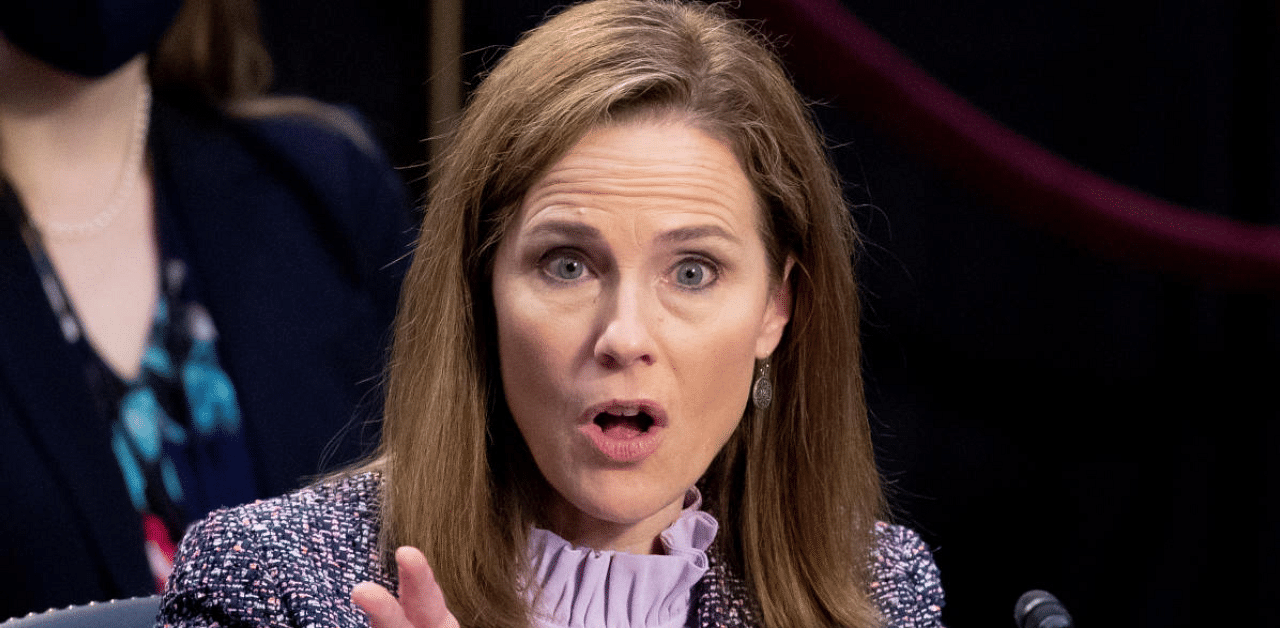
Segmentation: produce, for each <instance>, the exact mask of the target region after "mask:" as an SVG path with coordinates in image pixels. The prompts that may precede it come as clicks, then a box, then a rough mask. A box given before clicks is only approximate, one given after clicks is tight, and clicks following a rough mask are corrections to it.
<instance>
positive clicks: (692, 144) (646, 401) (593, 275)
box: [493, 120, 789, 553]
mask: <svg viewBox="0 0 1280 628" xmlns="http://www.w3.org/2000/svg"><path fill="white" fill-rule="evenodd" d="M759 211H760V210H759V209H758V203H757V200H756V197H755V194H754V192H753V190H752V188H751V184H750V183H749V182H748V180H747V178H746V176H745V175H744V174H743V172H742V168H741V167H740V166H739V164H738V161H737V159H736V158H735V156H734V155H733V153H732V152H731V151H730V150H729V148H728V147H727V146H726V145H724V144H723V143H721V142H719V141H717V140H715V139H713V138H712V137H711V136H709V135H707V134H705V133H703V132H702V131H700V130H698V129H696V128H694V127H693V126H690V125H689V124H688V123H686V122H683V121H678V120H665V121H662V120H647V121H635V122H628V123H618V124H612V125H608V126H604V127H600V128H597V129H595V130H593V131H591V132H589V133H587V134H586V135H585V136H583V138H582V139H581V140H579V141H578V143H577V144H575V145H574V146H573V148H571V149H570V150H569V152H568V153H566V154H565V155H564V157H563V158H561V159H560V160H559V161H558V162H556V163H555V164H553V165H552V166H551V168H550V170H549V171H548V172H547V173H546V174H545V175H544V176H543V177H542V178H541V179H539V180H538V181H537V182H536V183H535V184H534V185H533V187H532V188H530V190H529V191H528V193H527V195H526V196H525V198H524V201H523V203H522V205H521V207H520V209H519V213H518V215H517V216H516V219H515V221H514V223H513V224H512V226H511V229H510V231H509V232H508V233H507V235H506V236H505V237H504V239H503V241H502V242H501V244H500V245H499V247H498V251H497V255H496V259H495V264H494V271H493V296H494V305H495V308H496V311H497V321H498V350H499V356H500V361H501V366H502V379H503V387H504V391H505V394H506V400H507V404H508V406H509V407H510V409H511V413H512V415H513V416H514V418H515V421H516V424H517V425H518V426H519V429H520V432H521V434H522V435H523V436H524V439H525V442H526V443H527V444H528V446H529V450H530V451H531V452H532V454H533V458H534V460H535V461H536V462H537V465H538V468H539V469H540V470H541V471H542V474H543V475H544V476H545V477H546V479H547V481H548V482H549V483H550V484H551V486H552V487H553V488H554V489H555V490H556V492H557V494H558V498H559V500H558V501H557V503H555V504H552V506H551V508H550V509H549V512H550V515H549V519H550V520H549V521H544V522H541V523H542V525H545V526H547V527H549V528H550V529H551V530H553V531H555V532H557V533H559V534H560V535H561V536H563V537H565V538H566V539H568V540H570V541H572V542H574V543H576V544H578V545H585V546H589V547H594V548H596V549H617V550H623V551H630V552H634V553H647V552H649V551H651V550H652V549H653V546H654V541H655V538H656V537H657V535H658V534H660V533H661V532H662V530H664V529H665V528H666V527H667V526H668V525H670V524H671V523H672V522H673V521H674V520H675V519H676V517H677V516H678V515H679V511H680V509H681V507H682V502H683V498H684V495H685V492H686V491H687V490H688V489H689V488H690V487H691V486H693V484H694V482H695V481H697V479H698V478H699V477H701V475H702V474H703V473H704V472H705V471H706V469H707V467H708V466H709V465H710V463H711V460H712V458H714V457H715V455H716V453H717V452H719V450H720V448H721V446H723V445H724V443H725V441H726V440H727V439H728V438H729V436H730V434H732V433H733V430H734V428H736V427H737V425H738V422H739V421H740V420H741V418H742V414H743V412H744V410H745V408H746V403H747V397H748V390H749V388H750V385H751V381H752V378H753V376H754V373H753V370H754V363H755V360H756V359H757V358H761V359H763V358H766V357H768V356H769V354H770V353H772V352H773V350H774V348H775V347H776V346H777V344H778V340H779V338H780V337H781V335H782V331H783V328H784V327H785V325H786V323H787V319H788V316H789V314H788V301H789V295H788V294H787V292H786V290H787V289H786V288H785V286H786V281H785V280H784V281H781V282H776V281H774V280H773V279H772V278H771V273H770V268H769V263H768V258H767V255H766V252H765V245H764V242H763V240H762V239H761V237H760V228H759V220H760V216H759Z"/></svg>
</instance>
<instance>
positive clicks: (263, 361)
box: [0, 97, 412, 619]
mask: <svg viewBox="0 0 1280 628" xmlns="http://www.w3.org/2000/svg"><path fill="white" fill-rule="evenodd" d="M149 148H150V151H151V155H152V160H153V164H154V172H155V181H156V186H157V191H158V193H159V194H162V195H163V198H164V203H163V207H164V208H165V214H166V215H165V216H163V217H162V219H164V220H171V221H172V222H171V223H170V224H171V225H173V231H174V232H176V233H177V234H178V236H179V240H180V242H179V245H180V247H181V250H183V251H184V253H185V255H184V257H185V258H186V259H187V261H188V264H189V267H190V273H191V279H192V280H193V281H194V282H195V286H196V290H197V291H198V294H199V297H200V300H201V301H202V302H203V303H204V305H205V306H206V307H207V308H208V309H209V311H210V313H211V315H212V317H213V319H214V321H215V324H216V325H217V327H218V332H219V338H218V345H217V347H218V352H219V357H220V359H221V362H222V366H223V367H224V369H225V370H226V372H227V374H228V375H229V377H230V378H231V380H232V382H233V383H234V385H235V389H236V394H237V398H238V401H239V404H240V409H241V413H242V418H243V430H244V435H245V439H246V442H247V445H248V448H249V454H250V457H251V459H252V461H253V465H254V468H253V471H254V475H255V477H256V478H257V482H258V486H257V490H258V493H259V495H260V496H262V497H266V496H271V495H279V494H282V493H285V492H288V491H290V490H292V489H295V488H297V487H299V486H301V485H302V484H304V483H305V482H306V481H307V480H308V479H309V478H310V477H312V476H314V475H315V474H317V473H318V472H320V471H321V470H322V467H321V460H322V458H327V459H328V460H329V461H330V462H331V463H332V464H330V465H329V468H332V466H333V465H335V464H339V463H342V462H347V461H350V460H351V459H352V458H354V457H356V456H357V455H358V454H359V453H361V448H362V447H363V446H364V445H367V444H369V443H372V442H375V439H376V429H367V428H368V427H369V426H368V425H365V424H364V423H363V422H364V421H366V420H370V419H372V418H374V417H377V416H378V415H379V414H380V408H379V404H380V395H379V393H378V392H377V390H376V389H377V381H378V378H379V375H380V372H381V367H382V364H383V358H384V354H385V350H386V347H387V346H388V341H389V337H390V333H389V330H390V324H391V321H392V318H393V317H394V311H395V306H396V302H397V299H398V287H399V281H400V278H401V277H402V275H403V270H404V268H405V266H406V264H407V253H408V250H409V243H410V241H411V240H412V234H411V233H410V231H411V229H410V211H409V209H408V206H407V203H406V199H405V196H404V188H403V185H402V184H401V182H400V181H399V179H398V178H397V177H396V175H395V173H394V172H393V171H392V170H391V169H390V167H389V166H388V165H387V163H386V162H385V160H384V158H383V157H382V156H381V155H379V154H371V153H370V152H368V151H367V150H364V149H362V148H360V147H359V146H357V144H356V143H354V142H353V141H352V140H351V139H350V138H349V137H348V136H346V135H344V134H342V133H340V132H337V131H336V130H333V129H330V128H328V127H327V126H326V125H324V124H322V123H319V122H316V121H312V120H306V119H302V118H297V117H293V118H273V119H264V120H252V121H250V120H238V119H234V120H233V119H230V118H227V117H225V116H223V115H221V114H220V113H218V112H216V111H214V110H212V109H209V108H202V107H197V106H176V105H174V104H173V103H166V102H165V100H164V98H163V97H161V98H158V99H157V102H156V105H155V107H154V113H153V116H152V127H151V132H150V138H149ZM4 193H5V192H3V191H2V190H0V195H2V194H4ZM10 194H11V193H10ZM8 202H10V203H12V202H15V201H14V199H13V198H12V197H10V198H9V199H8ZM0 297H2V299H3V303H0V504H3V505H4V507H5V508H6V510H7V512H5V513H4V515H3V516H0V619H3V618H4V617H8V616H11V615H17V614H22V613H26V612H28V611H30V610H43V609H46V608H49V607H59V606H65V605H68V604H73V603H83V602H88V601H90V600H104V599H109V598H119V597H126V596H132V595H145V594H150V593H153V592H154V581H153V579H152V576H151V572H150V570H149V568H148V565H147V562H146V558H145V554H144V550H143V535H142V528H141V522H140V518H139V516H138V513H137V512H136V511H135V510H134V509H133V507H132V505H131V504H130V500H129V495H128V493H127V491H126V488H125V484H124V481H123V479H122V477H121V475H120V471H119V467H118V466H117V463H116V460H115V458H114V457H113V455H112V453H111V449H110V447H109V442H110V439H109V425H108V423H107V422H106V420H105V419H104V418H103V417H101V416H100V415H98V414H96V413H95V410H94V404H93V400H92V398H91V397H90V394H89V391H88V389H87V387H86V385H85V380H84V375H83V369H82V365H81V364H80V362H79V359H78V358H77V355H76V353H75V351H74V350H73V349H72V347H70V346H69V345H68V344H67V343H66V342H65V341H64V340H63V338H62V334H61V332H60V331H59V329H58V325H57V322H56V320H55V318H54V316H53V315H52V313H51V310H50V307H49V303H48V301H47V299H46V297H45V295H44V292H43V291H42V290H41V287H40V284H39V279H38V276H37V273H36V271H35V268H34V266H33V265H32V262H31V259H30V256H29V254H28V252H27V250H26V248H25V246H24V245H23V243H22V239H21V235H20V231H19V229H18V226H17V225H16V224H14V221H13V220H12V218H11V217H10V216H8V215H7V213H4V212H0ZM344 428H345V429H344ZM340 433H342V434H343V436H341V437H338V435H339V434H340ZM228 505H231V504H228Z"/></svg>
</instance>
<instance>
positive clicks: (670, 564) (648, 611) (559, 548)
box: [529, 489, 719, 628]
mask: <svg viewBox="0 0 1280 628" xmlns="http://www.w3.org/2000/svg"><path fill="white" fill-rule="evenodd" d="M701 506H702V496H701V495H700V494H698V491H697V489H691V490H690V491H689V493H688V494H687V495H686V496H685V506H684V509H683V510H681V511H680V517H679V518H677V519H676V521H675V523H673V524H671V526H670V527H668V528H667V529H666V530H664V531H663V532H662V534H661V535H660V536H659V539H660V541H661V543H662V546H663V548H664V549H665V550H666V553H665V554H651V555H641V554H628V553H625V552H616V551H608V550H594V549H591V548H589V547H576V546H574V545H573V544H572V543H570V542H568V541H566V540H564V539H562V538H560V537H559V536H558V535H556V534H555V533H553V532H550V531H547V530H543V529H540V528H534V529H533V531H532V532H531V533H530V535H529V562H530V564H531V565H532V567H533V578H534V581H533V583H532V584H533V585H534V586H533V587H531V590H532V591H535V592H539V595H538V596H537V599H536V600H535V601H534V603H533V609H534V613H533V620H534V625H535V626H537V627H538V628H580V627H581V628H585V627H587V626H609V627H610V628H678V627H680V626H684V625H685V624H686V622H687V621H688V618H689V604H690V600H691V593H692V590H693V585H694V584H696V583H697V582H698V580H700V579H702V576H703V575H704V574H705V573H706V572H707V566H708V565H707V548H708V547H710V546H711V541H712V540H714V539H715V536H716V532H717V531H718V530H719V525H718V524H717V523H716V520H715V518H714V517H712V516H711V515H710V514H708V513H706V512H703V511H702V510H700V508H701Z"/></svg>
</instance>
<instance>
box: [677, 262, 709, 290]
mask: <svg viewBox="0 0 1280 628" xmlns="http://www.w3.org/2000/svg"><path fill="white" fill-rule="evenodd" d="M713 274H714V273H713V271H712V270H711V269H710V268H709V267H708V266H707V263H706V262H697V261H693V260H690V261H686V262H680V263H679V264H677V265H676V283H677V284H680V285H681V286H683V287H685V288H702V287H705V286H706V284H707V283H709V282H710V281H711V280H712V279H714V277H713V276H712V275H713Z"/></svg>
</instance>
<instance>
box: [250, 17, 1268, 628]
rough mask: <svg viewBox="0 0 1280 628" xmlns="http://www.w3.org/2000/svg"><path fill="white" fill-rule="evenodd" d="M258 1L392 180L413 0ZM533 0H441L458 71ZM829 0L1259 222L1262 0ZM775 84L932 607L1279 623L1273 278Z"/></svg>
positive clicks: (416, 47)
mask: <svg viewBox="0 0 1280 628" xmlns="http://www.w3.org/2000/svg"><path fill="white" fill-rule="evenodd" d="M742 1H743V2H748V3H753V2H762V1H764V0H742ZM771 1H779V0H771ZM262 3H263V6H262V9H263V26H264V31H265V34H266V36H267V38H268V41H269V44H270V48H271V49H272V52H273V54H274V56H275V60H276V62H277V73H278V81H277V86H278V88H279V89H280V90H281V91H285V92H293V93H305V94H310V95H313V96H317V97H320V98H322V99H325V100H330V101H335V102H341V103H348V104H353V105H354V106H356V107H357V108H358V109H359V110H361V111H362V112H363V113H364V114H365V115H366V116H367V117H368V118H369V120H370V121H371V123H372V125H373V128H374V130H375V132H376V133H377V135H378V136H379V137H380V138H381V139H382V141H383V143H384V146H386V148H387V149H388V151H389V152H390V153H391V155H392V158H393V161H394V162H395V163H396V164H398V165H400V166H405V167H407V168H406V170H404V174H405V177H406V181H409V182H410V183H411V185H413V186H414V188H415V191H416V192H419V193H420V192H421V191H422V188H421V180H420V177H421V176H422V175H424V174H425V171H424V170H423V169H422V168H421V167H411V166H414V165H415V164H421V162H422V161H423V160H424V158H425V155H426V147H425V145H424V144H423V143H422V139H423V138H424V137H425V136H426V133H427V131H426V129H427V120H426V117H427V114H426V104H427V98H428V96H427V91H426V88H427V81H428V78H429V77H428V76H427V70H426V67H427V65H426V56H427V53H426V33H427V28H428V24H427V17H426V8H425V6H423V5H422V3H420V2H408V1H403V0H395V1H390V0H385V1H382V2H371V3H366V2H362V1H357V0H327V1H326V2H303V1H301V0H262ZM555 4H556V3H553V2H538V1H533V0H519V1H516V0H472V1H470V2H468V3H467V5H466V6H467V9H466V14H465V16H464V19H465V24H466V30H465V48H466V50H467V51H469V52H468V54H467V55H466V56H465V57H464V68H465V69H464V76H466V77H474V76H475V74H476V73H477V72H479V71H480V70H481V69H483V68H484V67H486V66H487V65H491V64H492V63H493V62H494V60H496V58H497V57H498V56H499V55H500V48H499V47H500V46H506V45H509V44H511V43H512V42H513V41H514V39H515V36H516V35H517V34H518V33H519V32H520V31H522V30H524V29H526V28H529V27H531V26H533V25H534V24H536V23H537V22H538V21H539V18H540V17H541V16H542V15H544V14H545V13H546V12H547V11H548V10H549V9H550V8H551V7H552V6H555ZM846 6H847V7H848V8H849V9H850V10H851V11H852V12H853V13H854V14H855V15H856V16H857V17H858V18H859V19H861V20H862V21H864V22H865V23H866V24H868V25H869V26H871V27H872V28H873V29H875V30H876V31H878V32H879V33H880V34H881V35H882V36H884V37H885V38H886V39H888V40H889V41H890V42H892V43H893V44H894V45H896V46H897V47H898V48H899V49H900V50H901V51H903V52H904V53H906V54H907V55H909V56H910V57H911V58H913V59H914V60H916V61H917V62H918V63H919V65H920V66H922V67H923V68H924V69H925V70H927V71H928V72H929V73H931V74H932V75H933V76H935V77H937V78H938V79H939V80H941V81H942V82H943V83H945V84H947V85H948V86H949V87H951V88H952V89H954V90H955V91H956V92H957V93H959V94H960V95H962V96H964V97H965V98H967V99H969V100H970V101H971V102H972V103H974V104H975V105H977V106H978V107H980V108H981V109H983V110H984V111H986V112H987V113H989V114H990V115H991V116H992V117H994V118H995V119H996V120H999V121H1000V122H1002V123H1003V124H1005V125H1006V126H1008V127H1010V128H1012V129H1014V130H1016V131H1018V132H1019V133H1022V134H1023V135H1025V136H1027V137H1029V138H1030V139H1032V140H1034V141H1036V142H1038V143H1040V144H1041V145H1043V146H1045V147H1046V148H1048V149H1049V150H1051V151H1053V152H1055V153H1057V154H1059V155H1061V156H1063V157H1065V158H1067V159H1069V160H1071V161H1073V162H1074V163H1076V164H1077V165H1079V166H1082V167H1084V168H1087V169H1090V170H1093V171H1094V172H1096V173H1098V174H1101V175H1103V176H1106V177H1109V178H1111V179H1113V180H1115V181H1117V182H1119V183H1122V184H1124V185H1128V186H1130V187H1133V188H1135V189H1137V190H1141V191H1143V192H1146V193H1148V194H1151V195H1153V196H1155V197H1159V198H1162V199H1164V200H1167V201H1170V202H1173V203H1177V204H1181V205H1183V206H1186V207H1191V208H1195V209H1198V210H1200V211H1205V212H1211V213H1214V214H1218V215H1222V216H1229V217H1233V218H1235V219H1238V220H1241V221H1249V222H1256V223H1263V224H1271V225H1278V224H1280V203H1278V200H1280V187H1278V184H1280V176H1278V174H1280V163H1278V153H1277V150H1276V149H1277V146H1280V142H1278V141H1277V139H1278V138H1277V130H1278V129H1280V124H1278V120H1277V116H1278V115H1280V114H1278V111H1280V109H1278V108H1277V105H1278V104H1280V102H1278V101H1277V95H1278V93H1280V92H1278V90H1277V87H1278V83H1277V71H1278V70H1280V67H1278V66H1277V43H1276V40H1277V37H1276V35H1277V34H1278V33H1277V31H1280V28H1278V20H1280V16H1278V15H1277V5H1276V3H1274V2H1261V1H1243V0H1228V1H1225V2H1221V1H1209V0H1194V1H1192V0H1181V1H1178V0H1175V1H1164V2H1156V1H1154V0H1134V1H1129V2H1125V3H1115V2H1101V1H1097V0H1089V1H1081V0H1043V1H1041V2H1034V3H1029V2H1012V1H1009V0H975V1H973V2H966V3H960V2H940V1H934V2H900V1H890V0H868V1H861V2H852V1H847V2H846ZM765 28H766V29H767V28H768V25H767V24H766V25H765ZM779 35H782V36H783V37H782V39H780V41H781V42H782V43H783V47H782V52H783V53H784V54H785V53H786V47H785V35H786V34H785V33H781V34H779ZM801 87H802V89H803V90H804V91H806V93H807V95H808V96H809V97H810V98H813V99H814V100H815V101H816V102H817V103H818V105H817V107H816V110H817V112H818V117H819V120H820V123H821V125H822V127H823V129H824V131H825V132H826V133H827V135H828V137H829V138H830V141H831V144H832V153H833V155H834V156H835V158H836V161H837V162H838V164H839V166H840V168H841V171H842V174H843V176H844V179H845V180H846V181H847V190H846V191H847V194H848V196H849V199H850V200H851V201H852V202H853V203H854V204H855V206H856V207H855V210H854V211H855V217H856V219H857V221H858V223H859V226H860V228H861V230H862V232H863V234H864V238H865V242H864V248H863V250H862V252H861V255H860V257H859V259H858V260H857V264H858V272H859V276H860V279H861V281H862V285H863V297H864V302H865V305H866V308H865V309H866V311H865V317H864V318H865V320H864V333H865V337H866V357H865V367H866V374H867V385H868V393H869V397H870V403H871V409H872V415H873V416H872V420H873V427H874V429H875V431H876V438H877V446H878V448H879V454H880V461H881V466H882V469H883V471H884V475H885V479H886V483H887V488H888V491H889V493H890V496H891V500H892V502H893V504H894V505H895V512H896V516H897V519H898V521H899V522H902V523H906V524H908V525H911V526H913V527H915V528H916V529H917V530H919V531H920V532H921V533H922V534H923V535H924V537H925V539H926V540H927V541H929V543H930V544H931V545H932V546H933V547H934V548H935V557H936V559H937V562H938V564H939V566H940V567H941V569H942V577H943V584H944V586H945V588H946V589H947V594H948V600H949V601H948V606H947V610H946V612H945V613H944V617H945V618H946V620H947V622H948V624H949V625H951V626H953V628H984V627H987V626H1002V625H1004V626H1009V625H1012V620H1011V619H1010V617H1011V609H1012V605H1013V602H1014V600H1015V599H1016V598H1017V597H1018V595H1019V594H1020V593H1021V592H1022V591H1024V590H1026V589H1029V588H1046V589H1049V590H1051V591H1053V592H1055V593H1056V594H1057V595H1058V596H1059V597H1060V598H1061V599H1062V600H1063V602H1064V603H1065V604H1066V606H1067V607H1068V608H1069V609H1070V610H1071V611H1072V612H1073V614H1074V615H1075V616H1076V619H1077V625H1080V626H1083V627H1084V628H1089V627H1099V626H1117V627H1118V626H1151V627H1156V626H1161V627H1164V626H1206V625H1207V626H1217V625H1280V620H1277V619H1276V618H1274V617H1273V616H1272V614H1271V613H1270V612H1269V611H1268V610H1266V609H1267V607H1268V606H1269V605H1270V603H1272V602H1274V601H1275V599H1276V598H1277V597H1278V596H1277V591H1280V578H1277V577H1276V575H1275V569H1276V567H1277V565H1280V542H1278V541H1280V507H1278V506H1277V503H1278V502H1277V500H1278V498H1280V463H1277V462H1275V461H1274V460H1275V459H1276V457H1275V455H1274V454H1275V453H1276V452H1277V450H1278V449H1280V446H1277V439H1278V438H1280V423H1277V419H1280V410H1277V408H1278V407H1280V404H1278V403H1277V398H1278V395H1277V391H1278V390H1280V386H1278V385H1277V382H1280V286H1278V287H1276V288H1275V289H1273V290H1271V291H1270V292H1266V291H1258V292H1245V291H1234V290H1229V289H1226V288H1222V287H1220V286H1218V285H1215V283H1214V282H1213V281H1212V279H1209V280H1205V279H1194V280H1193V279H1188V278H1184V277H1182V276H1180V275H1176V274H1173V273H1171V272H1168V271H1166V270H1163V269H1161V268H1158V267H1148V266H1139V265H1135V264H1133V263H1131V262H1128V261H1125V259H1124V258H1123V256H1115V255H1113V256H1110V257H1100V256H1098V255H1097V254H1095V253H1093V252H1092V251H1093V250H1095V247H1093V246H1091V243H1090V242H1088V241H1087V240H1082V239H1077V240H1067V239H1064V238H1061V237H1059V236H1056V235H1052V234H1051V233H1049V232H1047V231H1045V230H1043V229H1041V228H1039V227H1038V226H1037V225H1035V224H1033V223H1029V222H1026V221H1025V220H1023V219H1013V218H1009V217H1008V216H1009V215H1012V214H1008V213H1006V212H1007V211H1008V209H1009V208H1002V207H998V206H994V205H992V204H991V203H989V202H987V201H986V200H985V199H984V198H983V197H981V196H979V195H977V194H975V193H972V192H970V191H969V187H968V186H967V185H966V182H965V181H956V180H952V179H949V178H946V176H944V175H943V174H941V173H940V171H936V170H934V169H933V168H932V167H931V166H929V165H927V164H928V163H929V160H928V159H923V158H922V157H923V156H921V155H918V154H910V153H907V152H905V151H904V150H903V149H902V148H900V143H899V142H898V141H896V139H895V137H894V136H893V135H892V134H890V133H889V132H887V131H884V130H882V129H880V128H877V127H876V126H874V125H873V124H872V123H870V122H868V121H867V120H862V119H858V118H856V117H853V116H851V115H848V114H846V113H844V110H843V109H842V108H841V103H840V102H838V101H836V100H834V99H833V97H832V95H831V94H825V93H822V92H821V88H818V87H816V86H813V85H802V86H801ZM783 394H785V391H783Z"/></svg>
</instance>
